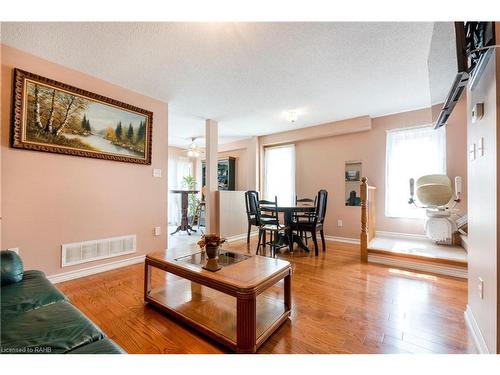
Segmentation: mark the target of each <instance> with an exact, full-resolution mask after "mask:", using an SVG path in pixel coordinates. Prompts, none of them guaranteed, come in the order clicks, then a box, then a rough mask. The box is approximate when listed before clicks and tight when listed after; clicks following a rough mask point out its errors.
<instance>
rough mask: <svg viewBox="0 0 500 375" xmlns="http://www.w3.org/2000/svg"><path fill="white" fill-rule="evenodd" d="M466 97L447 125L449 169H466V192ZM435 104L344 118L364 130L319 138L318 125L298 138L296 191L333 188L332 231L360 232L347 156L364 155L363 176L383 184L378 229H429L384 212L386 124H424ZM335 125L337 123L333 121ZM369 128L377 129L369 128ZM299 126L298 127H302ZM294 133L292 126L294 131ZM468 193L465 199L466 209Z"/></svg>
mask: <svg viewBox="0 0 500 375" xmlns="http://www.w3.org/2000/svg"><path fill="white" fill-rule="evenodd" d="M465 104H466V103H465V101H463V100H462V101H461V102H460V103H459V104H458V105H457V107H456V109H455V111H454V113H453V116H452V117H451V119H450V121H449V124H448V126H447V130H446V132H447V133H446V137H447V172H448V175H449V176H453V177H454V176H457V175H460V176H462V177H463V179H464V182H463V186H464V195H465V194H466V186H467V172H466V165H467V159H466V157H467V152H466V117H465ZM430 118H431V114H430V111H429V110H417V111H411V112H405V113H398V114H394V115H389V116H383V117H378V118H373V119H370V121H368V119H369V118H366V117H361V118H356V119H352V120H345V121H342V122H341V123H340V125H341V126H342V129H344V130H345V131H346V130H348V129H349V121H353V127H355V128H356V129H358V128H359V130H358V132H356V133H351V134H345V135H338V133H331V134H332V135H333V136H326V135H325V134H323V133H321V135H322V136H323V138H317V137H316V136H315V135H314V134H312V133H314V132H315V131H319V130H320V129H317V130H316V129H312V128H308V129H309V134H308V137H309V138H310V140H306V141H294V143H295V153H296V191H297V195H298V196H301V197H313V196H314V195H315V194H316V193H317V192H318V190H319V189H322V188H325V189H326V190H328V192H329V197H328V199H329V201H328V212H327V219H326V222H325V223H326V229H325V232H326V234H327V235H330V236H339V237H347V238H359V233H360V208H359V207H346V206H345V202H344V190H345V181H344V171H345V161H348V160H360V161H362V162H363V166H362V168H363V173H362V175H363V176H366V177H368V180H369V182H370V184H372V185H374V186H376V187H377V195H376V200H377V216H376V219H377V227H376V229H377V230H381V231H391V232H403V233H413V234H423V233H424V231H423V221H422V220H417V219H400V218H388V217H385V215H384V210H385V207H384V194H385V191H384V190H385V189H384V184H385V141H386V130H388V129H395V128H402V127H410V126H415V125H423V124H428V123H430V122H431V120H430ZM329 126H330V127H331V130H333V129H335V125H334V124H329ZM363 128H364V129H367V128H368V129H369V128H371V130H367V131H366V130H365V131H362V130H363ZM296 132H297V131H293V133H296ZM290 133H292V132H290ZM260 138H261V147H262V146H265V145H266V144H269V143H272V144H279V143H286V142H289V140H290V139H292V137H290V135H289V134H287V133H280V134H274V135H272V136H265V137H260ZM465 207H466V198H465V199H464V201H463V202H462V203H461V204H460V205H459V208H460V209H461V211H465ZM339 219H341V220H343V227H341V228H339V227H337V220H339Z"/></svg>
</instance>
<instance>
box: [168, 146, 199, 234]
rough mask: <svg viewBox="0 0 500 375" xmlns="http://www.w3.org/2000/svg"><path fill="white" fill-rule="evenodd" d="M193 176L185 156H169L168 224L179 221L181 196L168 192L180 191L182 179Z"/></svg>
mask: <svg viewBox="0 0 500 375" xmlns="http://www.w3.org/2000/svg"><path fill="white" fill-rule="evenodd" d="M192 175H193V163H192V161H191V160H190V158H189V157H187V156H179V155H169V159H168V191H169V193H168V224H169V225H178V224H179V223H180V221H181V196H180V194H172V193H170V190H176V189H182V188H183V186H182V178H183V177H184V176H192Z"/></svg>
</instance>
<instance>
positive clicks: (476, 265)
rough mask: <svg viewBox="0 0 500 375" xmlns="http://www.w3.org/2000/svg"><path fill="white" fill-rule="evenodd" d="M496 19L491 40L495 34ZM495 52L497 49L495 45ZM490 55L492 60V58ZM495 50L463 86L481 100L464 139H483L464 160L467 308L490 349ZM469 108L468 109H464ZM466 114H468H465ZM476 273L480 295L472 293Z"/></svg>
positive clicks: (499, 61) (494, 265) (472, 100)
mask: <svg viewBox="0 0 500 375" xmlns="http://www.w3.org/2000/svg"><path fill="white" fill-rule="evenodd" d="M499 26H500V25H499V24H498V23H497V40H499V38H500V30H499V28H498V27H499ZM497 53H498V51H497ZM495 60H496V61H495ZM499 77H500V55H496V56H495V54H493V56H492V58H491V59H490V60H489V62H488V65H487V67H486V69H485V71H484V73H483V75H482V76H481V78H480V80H479V82H478V84H477V85H476V87H475V88H474V89H473V90H472V91H469V109H470V110H471V109H472V107H473V106H474V105H475V104H476V103H484V117H483V118H482V119H481V120H479V121H476V122H475V123H474V124H472V122H471V119H470V118H469V119H468V122H469V124H468V144H469V145H470V144H476V146H477V144H478V141H479V139H480V138H481V137H483V139H484V156H481V155H479V154H478V155H477V156H476V159H475V160H469V168H468V170H469V181H470V182H469V259H468V274H469V279H468V283H469V284H468V292H469V294H468V309H469V313H470V314H471V315H473V317H474V319H475V321H476V322H477V325H478V327H479V329H480V331H481V335H482V337H483V338H484V341H485V343H486V345H487V347H488V351H489V352H490V353H498V352H499V351H500V350H499V348H500V345H499V340H500V335H499V332H498V324H499V322H498V320H499V312H500V310H499V308H498V303H499V301H500V299H499V296H498V293H499V291H500V289H499V287H498V283H499V279H498V267H499V261H500V258H499V243H498V235H499V228H498V220H499V212H500V210H499V205H500V199H499V197H498V196H499V191H498V182H499V180H498V179H499V151H498V143H499V141H500V132H499V130H498V129H499V126H500V110H499V107H500V98H499V95H498V93H500V79H499ZM470 110H469V113H470ZM468 117H470V116H468ZM479 278H481V279H482V280H483V283H484V296H483V298H482V299H481V298H480V297H479V293H478V284H479Z"/></svg>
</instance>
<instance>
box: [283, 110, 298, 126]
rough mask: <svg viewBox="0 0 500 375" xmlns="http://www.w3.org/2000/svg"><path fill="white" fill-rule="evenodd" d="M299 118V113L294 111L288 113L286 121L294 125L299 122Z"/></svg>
mask: <svg viewBox="0 0 500 375" xmlns="http://www.w3.org/2000/svg"><path fill="white" fill-rule="evenodd" d="M298 118H299V114H298V113H297V111H295V110H292V111H288V112H287V113H286V119H287V120H288V122H290V123H291V124H292V125H293V124H295V121H297V119H298Z"/></svg>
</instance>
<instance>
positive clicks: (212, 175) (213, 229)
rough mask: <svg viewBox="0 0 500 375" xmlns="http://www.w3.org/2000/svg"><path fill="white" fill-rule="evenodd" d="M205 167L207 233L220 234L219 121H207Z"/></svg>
mask: <svg viewBox="0 0 500 375" xmlns="http://www.w3.org/2000/svg"><path fill="white" fill-rule="evenodd" d="M205 140H206V145H205V168H206V172H205V173H206V196H205V201H206V210H207V212H206V218H205V225H206V229H205V233H217V234H219V208H218V206H219V205H218V202H217V190H219V184H218V181H217V161H218V152H217V149H218V143H219V131H218V124H217V121H214V120H210V119H208V120H206V121H205Z"/></svg>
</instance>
